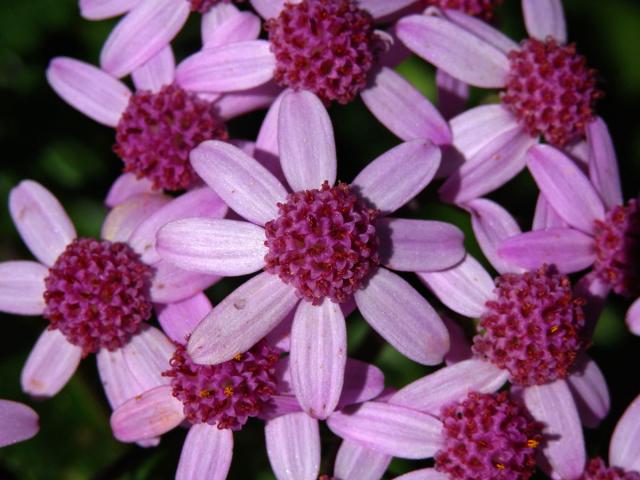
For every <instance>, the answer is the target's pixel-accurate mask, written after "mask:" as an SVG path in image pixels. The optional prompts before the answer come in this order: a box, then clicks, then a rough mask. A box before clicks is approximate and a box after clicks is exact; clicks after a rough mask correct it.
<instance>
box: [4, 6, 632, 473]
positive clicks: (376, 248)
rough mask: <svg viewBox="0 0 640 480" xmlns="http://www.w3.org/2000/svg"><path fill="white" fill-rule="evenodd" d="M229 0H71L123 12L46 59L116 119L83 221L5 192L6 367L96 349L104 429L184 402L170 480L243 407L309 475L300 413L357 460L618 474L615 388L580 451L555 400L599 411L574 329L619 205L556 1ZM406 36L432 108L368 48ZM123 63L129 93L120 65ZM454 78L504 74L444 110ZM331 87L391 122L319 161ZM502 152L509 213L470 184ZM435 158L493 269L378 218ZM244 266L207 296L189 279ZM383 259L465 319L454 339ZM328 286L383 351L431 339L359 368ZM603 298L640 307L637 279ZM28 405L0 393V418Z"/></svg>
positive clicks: (223, 453)
mask: <svg viewBox="0 0 640 480" xmlns="http://www.w3.org/2000/svg"><path fill="white" fill-rule="evenodd" d="M238 3H239V5H238V6H236V5H234V4H233V2H231V1H229V0H226V1H224V0H80V8H81V12H82V15H83V16H84V17H86V18H89V19H101V18H107V17H112V16H117V15H121V14H124V17H123V18H122V19H121V20H120V21H119V23H118V24H117V26H116V27H115V29H114V30H113V31H112V32H111V34H110V36H109V38H108V40H107V42H106V44H105V45H104V48H103V51H102V54H101V59H100V60H101V62H100V63H101V64H100V67H96V66H93V65H89V64H87V63H84V62H81V61H78V60H74V59H71V58H55V59H53V60H52V61H51V64H50V67H49V69H48V71H47V78H48V81H49V83H50V85H51V86H52V88H53V89H54V90H55V91H56V93H57V94H58V95H60V97H62V98H63V99H64V100H65V101H67V102H68V103H69V104H71V105H72V106H73V107H75V108H77V109H78V110H80V111H81V112H83V113H85V114H86V115H87V116H89V117H90V118H92V119H94V120H96V121H98V122H100V123H103V124H105V125H107V126H110V127H113V128H114V129H115V130H116V135H115V138H116V140H115V146H114V148H113V150H114V152H115V153H116V154H117V155H118V156H119V157H120V158H121V159H122V161H123V163H124V173H123V175H122V176H121V177H119V178H118V179H117V180H116V181H115V183H114V184H113V187H112V188H111V190H110V192H109V193H108V196H107V199H106V203H107V205H108V206H109V207H110V212H109V214H108V215H107V217H106V219H105V221H104V224H103V227H102V238H101V239H89V238H78V237H77V236H76V232H75V229H74V226H73V224H72V223H71V221H70V220H69V218H68V216H67V215H66V214H65V212H64V210H63V208H62V206H61V205H60V204H59V203H58V201H57V200H56V199H55V197H54V196H53V195H52V194H51V193H50V192H49V191H47V190H46V189H45V188H44V187H42V186H41V185H39V184H37V183H35V182H33V181H29V180H25V181H23V182H22V183H20V184H19V185H18V186H17V187H15V188H14V189H13V190H12V192H11V195H10V205H9V207H10V211H11V215H12V217H13V220H14V222H15V225H16V227H17V229H18V231H19V232H20V235H21V236H22V238H23V239H24V242H25V243H26V245H27V246H28V247H29V249H30V250H31V252H32V253H33V255H34V256H35V257H36V259H37V260H38V261H37V262H36V261H9V262H4V263H2V264H0V271H1V272H2V277H3V279H7V280H6V281H5V280H2V282H1V283H0V309H1V310H2V311H5V312H10V313H14V314H23V315H42V316H44V317H45V318H46V319H47V320H48V321H49V324H48V326H47V328H46V329H45V331H44V332H43V333H42V335H41V336H40V338H39V339H38V341H37V342H36V345H35V347H34V348H33V350H32V352H31V354H30V356H29V358H28V361H27V363H26V365H25V367H24V369H23V372H22V378H21V381H22V387H23V389H24V391H25V392H27V393H29V394H31V395H34V396H38V397H50V396H53V395H55V394H56V393H57V392H58V391H59V390H60V389H61V388H62V387H63V386H64V385H65V383H66V382H67V381H68V380H69V378H70V377H71V376H72V374H73V373H74V371H75V369H76V367H77V366H78V364H79V362H80V360H81V359H82V358H84V357H86V356H88V355H89V354H91V353H95V354H96V356H97V362H98V370H99V374H100V378H101V380H102V383H103V385H104V390H105V393H106V396H107V398H108V400H109V402H110V404H111V406H112V407H113V410H114V411H113V415H112V417H111V426H112V428H113V433H114V435H115V437H116V438H117V439H119V440H121V441H123V442H137V443H139V444H140V445H142V446H148V447H151V446H155V445H157V443H158V442H159V437H160V436H161V435H162V434H164V433H165V432H167V431H169V430H170V429H173V428H175V427H177V426H180V425H184V424H185V421H186V423H187V424H188V425H190V428H189V433H188V435H187V437H186V440H185V444H184V447H183V449H182V454H181V457H180V461H179V466H178V471H177V474H176V476H177V478H180V479H202V478H208V479H224V478H226V476H227V473H228V470H229V468H230V464H231V460H232V451H233V436H232V433H233V431H237V430H240V429H241V428H242V427H243V425H244V424H245V423H246V422H247V421H248V419H249V417H258V418H260V419H262V420H264V422H265V423H264V425H265V436H266V449H267V453H268V456H269V460H270V462H271V465H272V468H273V471H274V473H275V475H276V477H277V478H278V479H291V480H305V479H308V480H313V479H316V478H318V475H319V474H320V472H319V468H320V467H319V465H320V457H321V453H320V435H319V423H318V422H319V421H320V420H326V422H327V425H328V427H329V429H331V431H332V432H333V433H335V434H336V435H338V436H340V437H341V438H342V439H343V443H342V446H341V448H340V450H339V452H338V455H337V459H336V463H335V469H334V472H333V477H329V476H326V475H325V476H323V478H336V479H342V480H346V479H348V480H354V479H355V480H367V479H379V478H381V477H382V475H383V474H384V472H385V470H386V469H387V466H388V464H389V462H390V461H391V459H392V457H402V458H408V459H424V458H433V459H434V462H435V464H434V467H433V468H427V469H421V470H416V471H415V472H413V473H409V474H406V475H403V476H402V477H401V478H402V479H403V480H410V479H411V480H418V479H423V480H425V479H428V480H436V479H437V480H447V479H448V480H454V479H456V480H457V479H478V480H480V479H484V480H486V479H504V480H511V479H527V478H529V477H530V476H531V475H532V474H533V473H534V471H535V469H536V467H538V468H540V469H541V470H543V471H545V472H546V473H547V474H549V475H550V476H552V477H553V478H559V479H564V480H572V479H584V480H587V479H604V478H607V479H626V480H631V479H635V480H637V479H640V397H639V398H638V399H637V400H635V401H634V402H633V403H632V404H631V405H630V406H629V407H628V409H627V411H626V413H625V414H624V416H623V417H622V418H621V419H620V421H619V423H618V426H617V428H616V430H615V432H614V434H613V437H612V439H611V449H610V455H609V464H610V465H611V466H610V467H607V466H606V463H605V462H604V461H603V460H602V459H600V458H596V459H592V460H588V459H587V458H586V453H585V446H584V441H583V430H582V426H583V425H584V426H587V427H594V426H596V425H597V424H598V423H599V422H600V420H602V419H603V418H604V417H605V416H606V415H607V413H608V409H609V394H608V390H607V386H606V383H605V379H604V377H603V375H602V373H601V371H600V370H599V368H598V366H597V365H596V364H595V362H594V361H593V360H592V359H590V358H589V357H588V356H587V354H586V350H587V348H588V346H589V345H590V343H591V334H592V332H593V330H594V327H595V323H596V321H597V319H598V316H599V313H600V310H601V309H602V306H603V303H604V301H605V299H606V297H607V296H608V295H609V294H610V292H613V293H615V294H618V295H625V296H627V297H629V298H631V299H635V298H636V297H638V294H639V291H638V286H639V285H640V270H639V268H640V261H639V260H640V258H639V255H640V248H639V245H640V243H639V242H640V212H639V210H638V205H637V203H636V201H635V200H630V201H629V202H627V203H624V200H623V197H622V193H621V188H620V180H619V175H618V171H617V161H616V158H615V153H614V149H613V145H612V142H611V138H610V136H609V133H608V130H607V127H606V125H605V123H604V121H603V120H602V119H600V118H599V117H597V116H596V115H595V113H594V110H593V108H594V103H595V102H596V100H597V99H598V98H599V97H600V96H601V95H602V94H601V92H600V91H599V90H598V89H597V87H596V80H595V79H596V76H595V72H594V71H593V70H592V69H590V68H588V67H587V65H586V61H585V58H584V57H583V56H581V55H580V54H579V53H577V51H576V48H575V46H574V45H572V44H567V38H566V30H565V22H564V16H563V9H562V5H561V3H560V0H523V1H522V11H523V16H524V22H525V24H526V27H527V31H528V33H529V36H530V37H529V38H527V39H525V40H523V41H521V42H520V43H516V42H514V41H513V40H511V39H510V38H508V37H506V36H505V35H503V34H502V33H501V32H500V31H499V30H497V29H495V28H494V27H493V26H492V25H491V23H490V22H491V20H492V18H493V11H494V8H495V7H496V6H497V4H499V3H501V2H500V1H499V0H475V1H474V0H426V1H424V0H359V1H352V0H302V1H293V0H289V1H285V0H251V1H250V2H248V3H240V2H238ZM251 7H252V8H253V10H255V12H257V14H258V15H259V16H258V15H256V14H255V13H252V11H251V10H250V8H251ZM192 12H199V13H201V14H202V48H201V50H200V51H198V52H197V53H195V54H193V55H191V56H190V57H188V58H186V59H185V60H183V61H182V62H181V63H179V64H178V65H177V66H176V65H175V61H174V55H173V53H172V49H171V44H170V43H171V41H172V39H173V38H174V36H175V35H176V34H177V33H178V31H179V30H180V29H181V28H182V26H183V25H184V23H185V21H186V19H187V17H188V16H189V15H190V13H192ZM378 25H382V26H383V27H384V28H385V30H381V29H378ZM263 31H264V32H266V35H264V36H263V37H262V38H260V34H261V32H263ZM411 54H415V55H417V56H419V57H421V58H423V59H424V60H426V61H427V62H429V63H431V64H433V65H434V66H435V67H436V68H437V69H438V70H437V77H436V78H437V86H438V93H439V102H438V105H437V107H436V106H434V105H433V104H432V103H431V101H430V100H429V99H427V98H425V97H424V96H423V95H422V94H421V93H419V92H418V90H416V88H414V87H413V86H412V85H411V84H410V83H409V82H407V80H405V79H404V78H403V77H402V76H400V75H399V74H398V73H396V72H395V71H394V67H395V66H396V65H397V64H398V63H399V62H401V61H402V60H403V59H404V58H406V57H407V56H409V55H411ZM129 74H130V75H131V77H132V80H133V84H134V85H135V89H136V90H135V91H134V92H131V91H130V89H129V88H128V87H127V86H126V85H125V84H124V83H122V82H121V81H120V80H119V78H121V77H124V76H127V75H129ZM469 86H474V87H480V88H492V89H493V88H499V89H501V93H500V97H499V98H500V103H498V104H487V105H482V106H479V107H476V108H472V109H469V110H465V103H466V100H467V95H468V91H469ZM358 95H359V96H360V97H361V98H362V100H363V102H364V104H365V105H366V106H367V108H368V109H369V110H370V111H371V113H372V114H373V116H374V117H375V118H376V119H377V120H379V121H380V122H381V123H382V124H383V125H384V126H386V127H387V128H388V129H389V130H390V131H391V132H393V133H394V134H395V135H397V136H398V137H399V138H400V139H401V140H402V143H400V144H399V145H398V146H396V147H394V148H392V149H391V150H389V151H388V152H386V153H384V154H383V155H381V156H380V157H379V158H377V159H375V160H373V161H372V162H371V163H370V164H368V166H367V167H366V168H364V170H362V171H361V172H360V173H359V174H358V175H357V176H356V177H355V179H353V181H352V182H351V183H344V182H340V181H337V180H336V170H337V160H336V149H335V144H334V138H333V128H332V124H331V119H330V117H329V115H328V113H327V110H326V107H327V106H328V105H330V104H332V103H334V102H335V103H338V104H346V103H349V102H351V101H353V100H354V99H355V98H356V97H357V96H358ZM264 107H268V112H267V114H266V116H265V117H264V122H263V124H262V127H261V128H260V131H259V133H258V135H257V138H256V140H255V142H252V141H241V140H234V139H230V138H229V136H228V133H227V129H226V127H225V123H224V122H225V121H226V120H229V119H231V118H234V117H236V116H239V115H242V114H244V113H246V112H249V111H252V110H256V109H260V108H264ZM525 167H526V168H528V169H529V171H530V172H531V174H532V175H533V177H534V179H535V181H536V183H537V185H538V187H539V190H540V194H539V197H538V200H537V205H536V209H535V216H534V221H533V225H532V227H531V231H529V232H524V233H523V232H522V231H521V230H520V227H519V226H518V224H517V223H516V221H515V220H514V218H513V217H512V216H511V215H510V214H509V213H508V212H507V210H505V209H504V208H503V207H502V206H500V205H498V204H497V203H495V202H493V201H491V200H488V199H485V198H480V197H482V196H483V195H486V194H488V193H490V192H492V191H494V190H495V189H497V188H499V187H501V186H502V185H504V184H505V183H507V182H508V181H510V180H511V179H512V178H513V177H514V176H515V175H516V174H517V173H519V172H520V171H521V170H523V169H524V168H525ZM434 178H441V179H444V182H443V183H442V186H441V187H440V190H439V194H440V198H441V199H442V200H443V201H445V202H449V203H453V204H455V205H457V206H459V207H461V208H462V209H464V210H466V211H467V212H468V213H469V214H470V216H471V220H472V226H473V231H474V233H475V236H476V238H477V241H478V243H479V245H480V247H481V248H482V250H483V253H484V254H485V256H486V258H487V259H488V260H489V261H490V263H491V265H492V266H493V267H494V268H495V270H496V271H497V272H498V273H499V276H497V277H496V278H493V277H492V276H491V274H490V273H488V272H487V271H485V269H484V268H483V267H482V266H481V264H480V263H479V262H478V261H477V260H476V259H474V258H473V257H472V256H471V255H469V254H468V253H466V252H465V249H464V246H463V234H462V232H461V231H460V230H459V229H458V228H456V227H455V226H453V225H449V224H447V223H444V222H438V221H427V220H411V219H403V218H397V217H394V216H393V213H394V211H396V210H398V209H399V208H400V207H402V206H403V205H405V204H406V203H407V202H409V201H410V200H412V199H413V198H414V197H415V196H416V195H417V194H418V193H420V192H421V191H423V189H425V187H427V185H428V184H429V183H430V182H431V181H432V180H433V179H434ZM586 270H588V271H587V272H586V273H584V272H585V271H586ZM256 272H259V273H257V275H255V276H254V277H252V278H251V279H249V280H248V281H246V283H244V284H243V285H241V286H240V287H239V288H237V289H236V290H235V291H234V292H233V293H231V294H230V295H229V296H228V297H227V298H225V299H224V300H223V301H222V302H220V303H219V304H218V305H216V306H215V307H214V306H212V305H211V303H210V301H209V299H208V298H207V296H205V294H204V293H203V290H205V289H207V288H208V287H210V286H211V285H213V284H214V283H216V282H218V281H221V280H222V279H223V278H224V277H230V276H239V275H247V274H251V273H256ZM395 272H415V273H416V275H417V276H418V278H419V279H420V280H421V281H422V282H423V283H424V284H425V285H426V286H427V287H428V289H429V290H430V291H431V292H433V294H434V295H435V296H436V297H437V298H438V299H439V300H440V301H441V302H442V303H443V304H444V305H445V306H446V307H448V308H450V309H451V310H453V311H454V312H456V313H457V314H459V315H461V316H463V317H469V318H471V319H477V321H476V322H473V323H469V324H468V325H467V327H471V328H474V329H475V334H474V335H473V336H472V341H469V338H470V337H467V336H466V335H465V332H464V330H463V329H462V328H461V326H460V325H459V324H457V323H455V322H453V321H450V320H447V319H445V318H443V317H441V316H440V314H439V313H437V312H436V310H435V309H434V308H432V307H431V306H430V304H429V303H428V302H427V300H426V299H425V298H423V296H422V295H421V294H420V293H419V292H418V291H416V290H415V289H414V288H413V287H412V286H411V285H410V284H409V283H408V282H407V281H406V280H405V279H403V278H402V276H400V275H399V274H398V273H395ZM577 272H582V273H581V275H582V276H581V277H580V278H579V279H578V281H577V282H574V283H572V280H571V279H570V278H569V277H568V274H573V273H577ZM355 309H358V310H359V311H360V313H361V315H362V316H363V317H364V319H365V320H366V321H367V322H368V323H369V325H370V326H371V327H372V328H373V329H374V330H375V331H377V332H378V333H379V334H380V335H381V336H382V337H383V338H384V339H385V340H386V341H387V342H388V343H389V344H391V345H392V346H393V347H394V348H395V349H397V350H398V351H399V352H401V353H402V354H403V355H405V356H406V357H407V358H409V359H411V360H413V361H415V362H418V363H420V364H424V365H438V364H440V363H441V362H443V361H445V362H446V366H444V367H442V368H439V369H437V370H435V372H434V373H431V374H429V375H427V376H426V377H424V378H421V379H419V380H417V381H416V382H414V383H411V384H410V385H407V386H405V387H403V388H401V389H399V390H394V389H389V388H387V389H385V384H384V377H383V374H382V372H381V371H380V370H379V369H378V368H377V367H375V366H374V365H370V364H367V363H364V362H361V361H358V360H356V359H351V358H348V357H347V335H346V328H345V318H346V317H347V316H348V315H349V314H350V313H351V312H353V311H354V310H355ZM154 312H155V314H156V317H157V320H158V322H159V325H160V327H161V328H157V327H154V326H152V325H151V324H150V323H149V320H150V319H151V318H152V316H153V314H154ZM627 322H628V327H629V329H630V330H631V331H632V332H633V333H636V334H640V301H638V300H636V301H635V302H634V303H633V305H632V306H631V308H630V309H629V312H628V315H627ZM325 327H326V328H325ZM467 330H468V329H467ZM507 382H508V383H509V385H510V386H508V387H506V386H505V385H506V384H507ZM36 421H37V419H36V417H35V414H34V413H33V411H31V410H30V409H28V408H27V407H24V406H20V405H17V404H14V403H12V402H3V403H0V431H1V435H0V437H2V443H3V444H7V443H11V442H14V441H18V440H21V439H24V438H27V437H29V436H31V435H33V434H34V433H35V431H36V430H37V425H36Z"/></svg>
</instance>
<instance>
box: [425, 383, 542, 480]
mask: <svg viewBox="0 0 640 480" xmlns="http://www.w3.org/2000/svg"><path fill="white" fill-rule="evenodd" d="M440 419H441V420H442V424H443V427H442V439H443V446H442V448H441V449H440V450H439V451H438V452H437V453H436V455H435V460H436V470H438V471H439V472H443V473H446V474H447V475H448V477H449V478H450V479H451V480H487V479H500V480H526V479H528V478H529V477H531V475H533V472H534V470H535V467H536V460H535V456H536V451H537V447H538V445H539V444H540V441H541V438H542V435H541V426H540V425H539V424H538V423H537V422H536V421H535V420H533V418H531V416H530V415H529V414H528V412H527V411H526V409H525V408H523V407H522V406H521V405H520V404H518V403H516V402H515V401H514V400H513V399H511V397H510V396H509V394H508V393H507V392H501V393H497V394H481V393H477V392H471V393H469V395H468V396H467V397H466V398H465V399H464V400H462V401H460V402H453V403H450V404H448V405H446V406H444V407H443V408H442V410H441V413H440Z"/></svg>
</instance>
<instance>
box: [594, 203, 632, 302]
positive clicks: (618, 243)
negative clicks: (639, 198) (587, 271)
mask: <svg viewBox="0 0 640 480" xmlns="http://www.w3.org/2000/svg"><path fill="white" fill-rule="evenodd" d="M595 240H596V242H595V243H596V262H595V265H594V268H595V271H596V273H597V274H598V276H599V277H600V278H601V279H602V280H603V281H605V282H607V283H608V284H609V285H611V288H613V291H614V292H616V293H617V294H618V295H626V296H637V295H638V294H640V209H639V208H638V204H637V202H636V201H635V200H630V201H629V203H627V205H626V206H625V205H619V206H617V207H615V208H613V209H612V210H610V211H609V212H608V213H607V215H606V217H605V220H604V221H601V220H597V221H596V228H595Z"/></svg>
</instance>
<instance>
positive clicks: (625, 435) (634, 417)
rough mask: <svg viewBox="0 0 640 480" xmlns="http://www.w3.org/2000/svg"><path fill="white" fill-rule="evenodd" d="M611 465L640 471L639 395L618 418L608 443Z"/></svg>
mask: <svg viewBox="0 0 640 480" xmlns="http://www.w3.org/2000/svg"><path fill="white" fill-rule="evenodd" d="M609 463H610V464H611V466H615V467H620V468H624V469H626V470H627V471H636V472H640V396H639V397H636V399H635V400H634V401H633V402H631V404H630V405H629V406H628V407H627V409H626V410H625V412H624V414H623V415H622V417H621V418H620V420H618V424H617V425H616V429H615V430H614V431H613V435H612V436H611V443H610V445H609Z"/></svg>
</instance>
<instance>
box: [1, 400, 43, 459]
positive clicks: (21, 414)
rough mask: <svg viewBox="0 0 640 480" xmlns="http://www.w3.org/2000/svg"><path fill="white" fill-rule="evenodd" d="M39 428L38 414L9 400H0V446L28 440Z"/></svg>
mask: <svg viewBox="0 0 640 480" xmlns="http://www.w3.org/2000/svg"><path fill="white" fill-rule="evenodd" d="M39 429H40V422H39V420H38V414H37V413H36V412H34V411H33V410H32V409H31V408H29V407H27V406H26V405H24V404H22V403H18V402H12V401H11V400H0V448H1V447H6V446H7V445H13V444H14V443H18V442H22V441H24V440H29V439H30V438H31V437H33V436H34V435H35V434H36V433H38V430H39Z"/></svg>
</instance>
